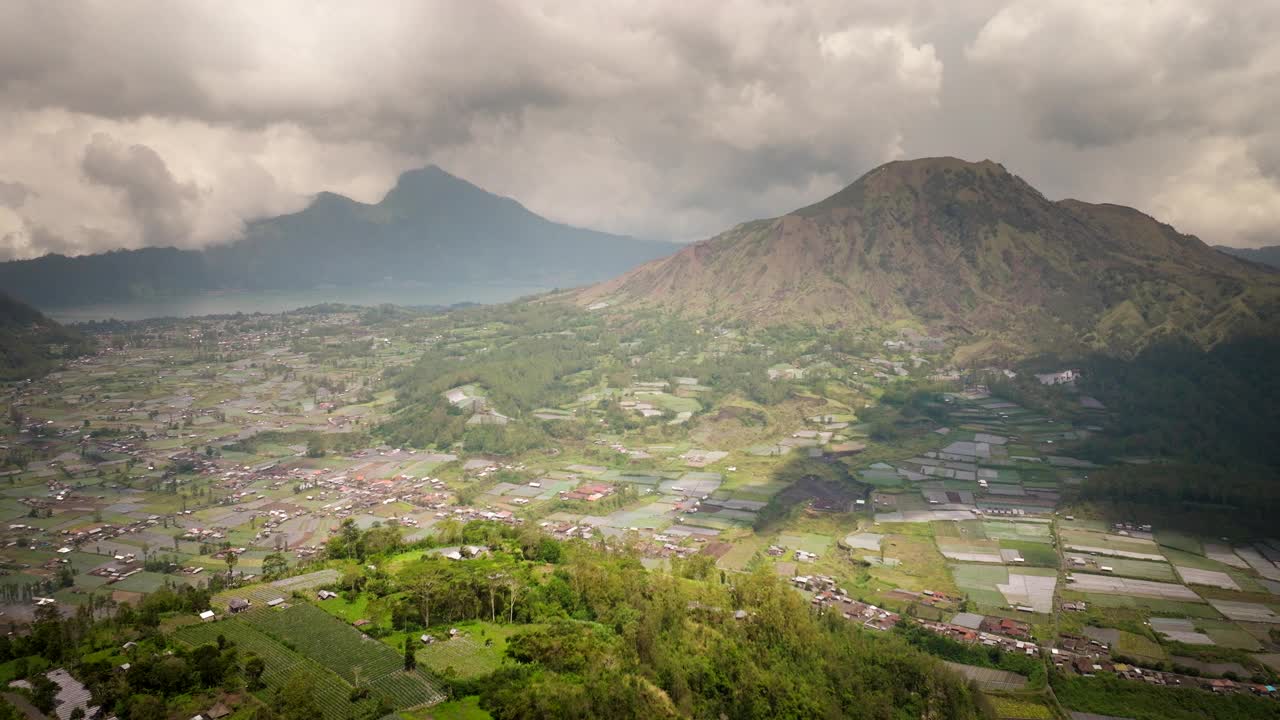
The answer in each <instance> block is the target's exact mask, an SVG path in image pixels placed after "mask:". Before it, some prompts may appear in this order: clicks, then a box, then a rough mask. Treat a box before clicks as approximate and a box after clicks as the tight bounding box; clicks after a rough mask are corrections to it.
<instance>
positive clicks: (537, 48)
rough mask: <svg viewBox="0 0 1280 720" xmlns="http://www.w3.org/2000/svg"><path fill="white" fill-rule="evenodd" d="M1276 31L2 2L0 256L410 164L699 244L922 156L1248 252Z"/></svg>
mask: <svg viewBox="0 0 1280 720" xmlns="http://www.w3.org/2000/svg"><path fill="white" fill-rule="evenodd" d="M1277 35H1280V6H1274V7H1273V5H1271V4H1264V5H1259V4H1254V3H1250V4H1243V3H1232V2H1227V1H1226V0H1214V1H1210V0H1204V1H1194V0H1168V2H1161V3H1150V4H1147V3H1142V4H1139V3H1101V2H1098V3H1094V2H1080V1H1079V0H1075V1H1073V2H1065V1H1064V0H972V1H971V2H963V3H950V2H941V1H939V0H906V1H898V0H894V1H890V0H862V1H860V2H848V1H847V0H815V1H814V2H807V3H796V4H787V3H780V2H772V1H770V0H726V1H725V2H717V3H688V2H675V1H672V2H639V1H636V2H617V3H599V2H595V1H592V0H548V1H547V2H539V3H534V2H524V1H523V0H520V1H516V0H476V1H475V2H458V3H455V2H426V3H423V2H417V1H414V2H408V1H406V2H391V1H388V2H380V3H376V4H373V5H368V4H356V3H344V2H319V3H318V2H301V1H300V0H275V1H269V2H263V3H172V2H146V1H136V2H124V3H113V2H92V1H89V0H86V1H85V2H78V3H48V2H39V1H34V0H33V1H30V2H23V1H19V2H12V3H5V4H0V153H3V156H4V157H5V158H6V168H5V173H6V180H8V181H13V182H20V183H22V184H23V185H24V186H26V187H27V188H29V190H30V191H31V192H33V193H35V194H34V195H27V196H24V198H23V202H22V203H21V204H20V212H18V211H16V210H14V207H15V206H19V203H13V202H9V203H7V204H8V206H9V209H7V210H6V209H5V208H3V207H0V238H4V240H3V241H0V242H2V243H3V245H4V247H0V251H3V252H8V253H9V254H18V255H30V254H38V253H39V252H42V251H45V250H47V249H49V248H50V247H51V246H49V245H46V242H47V238H48V235H42V236H41V237H35V236H34V235H33V233H32V232H31V231H30V230H29V228H33V227H41V228H47V229H48V231H47V232H52V233H54V234H56V236H58V237H61V238H65V240H64V241H63V242H62V245H63V246H71V247H75V248H79V249H80V250H81V251H91V250H97V249H105V248H106V247H111V246H121V245H124V246H138V245H142V244H156V243H165V244H168V243H182V244H186V245H201V244H208V243H213V242H225V241H228V240H230V239H233V238H234V237H235V236H236V235H237V233H238V232H239V231H240V228H241V227H242V226H243V223H244V222H245V221H246V220H250V219H253V218H255V217H260V216H263V215H269V214H275V213H279V212H286V211H291V210H295V209H297V208H298V207H299V206H300V205H301V204H303V203H305V202H306V198H307V196H309V195H310V194H312V193H314V192H316V191H319V190H325V189H328V190H336V191H339V192H345V193H348V194H352V195H354V196H357V197H359V198H360V199H362V200H376V199H377V198H378V197H379V196H380V195H381V194H382V193H383V192H385V190H386V189H387V187H389V186H390V184H391V183H392V182H393V181H394V178H395V176H396V175H397V174H398V173H399V172H400V171H402V170H404V169H406V168H408V167H412V166H415V165H420V164H425V163H426V162H428V161H435V162H438V163H440V164H441V165H443V166H444V167H446V168H447V169H449V170H451V171H453V172H455V173H457V174H459V175H462V176H464V177H467V178H468V179H470V180H472V181H474V182H476V183H477V184H480V185H482V186H484V187H486V188H488V189H491V190H494V191H496V192H500V193H503V194H506V195H510V196H513V197H515V198H517V199H519V200H521V201H522V202H524V203H525V204H526V205H528V206H529V207H531V208H532V209H533V210H535V211H536V212H539V213H542V214H544V215H547V216H549V217H552V218H554V219H557V220H562V221H567V222H572V223H575V224H579V225H587V226H593V227H598V228H600V229H606V230H611V231H615V232H624V233H633V234H639V235H645V236H651V237H664V238H669V239H676V240H690V239H697V238H700V237H704V236H706V235H709V234H712V233H714V232H717V231H719V230H721V229H723V228H725V227H728V226H730V225H732V224H734V223H736V222H738V221H741V220H744V219H748V218H756V217H762V216H769V215H773V214H777V213H780V212H785V211H786V210H788V209H792V208H795V207H799V206H802V205H806V204H809V203H811V202H814V201H816V200H818V199H820V198H821V197H822V196H823V195H825V194H827V193H830V192H834V191H835V190H837V189H839V187H841V186H842V185H844V184H847V183H848V182H851V181H852V180H853V179H855V178H856V177H857V176H858V175H860V174H861V173H863V172H865V171H867V170H869V169H870V168H872V167H874V166H875V165H877V164H879V163H881V162H884V161H886V160H890V159H894V158H899V157H907V156H918V155H923V154H950V155H958V156H961V157H966V158H970V159H975V160H976V159H982V158H987V157H989V158H992V159H996V160H999V161H1001V162H1003V163H1004V164H1005V165H1006V166H1007V167H1009V168H1010V169H1011V170H1013V171H1015V172H1018V173H1019V174H1022V175H1024V176H1025V177H1027V178H1028V179H1029V180H1030V181H1032V182H1033V183H1036V184H1037V185H1038V186H1040V187H1041V188H1042V189H1044V190H1045V192H1046V193H1047V194H1049V195H1050V196H1052V197H1060V196H1065V195H1071V196H1076V197H1081V198H1083V199H1089V200H1108V201H1116V202H1123V203H1128V204H1133V205H1136V206H1138V207H1140V208H1141V209H1143V210H1146V211H1148V212H1152V213H1154V214H1156V215H1158V216H1160V217H1161V218H1162V219H1166V220H1169V221H1172V222H1174V223H1175V224H1177V225H1178V226H1179V227H1180V228H1182V229H1184V230H1188V231H1192V232H1197V233H1200V234H1202V235H1204V236H1206V237H1207V238H1209V239H1211V240H1212V241H1215V242H1249V241H1250V240H1251V239H1253V238H1257V237H1261V236H1265V235H1266V234H1267V233H1268V232H1269V231H1270V230H1272V229H1274V228H1275V227H1276V225H1277V224H1278V223H1280V176H1278V174H1277V167H1280V162H1278V161H1277V158H1278V157H1280V134H1278V133H1276V132H1275V131H1274V130H1273V129H1272V127H1273V124H1272V118H1274V117H1275V116H1276V114H1277V113H1278V112H1280V89H1277V88H1280V76H1277V73H1278V72H1280V50H1277V49H1276V48H1275V47H1273V46H1274V45H1276V44H1275V43H1274V42H1272V39H1273V38H1275V37H1277ZM96 134H105V135H109V136H110V137H111V138H114V140H113V141H112V142H111V143H105V144H101V145H99V143H98V140H96V139H95V135H96ZM86 147H87V148H88V150H87V151H86ZM90 156H92V157H90ZM197 187H198V188H199V191H196V190H195V188H197ZM3 203H4V201H3V199H0V204H3ZM24 228H28V229H26V230H24Z"/></svg>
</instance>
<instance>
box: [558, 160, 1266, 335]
mask: <svg viewBox="0 0 1280 720" xmlns="http://www.w3.org/2000/svg"><path fill="white" fill-rule="evenodd" d="M606 300H607V301H609V302H611V303H613V304H624V303H635V304H640V305H653V306H659V307H663V308H667V309H669V310H671V311H673V312H678V313H681V314H685V315H690V316H703V317H708V318H715V319H734V320H745V321H748V322H752V323H757V324H774V323H780V322H789V321H797V320H798V321H803V322H810V323H814V324H820V325H826V324H838V325H843V326H847V327H882V326H884V325H887V324H892V323H907V324H911V325H915V326H918V327H924V328H928V329H931V330H937V331H940V332H942V333H944V334H954V335H957V336H964V337H968V338H970V340H971V341H972V342H973V344H974V347H975V348H976V349H975V350H974V352H978V353H987V354H992V353H1009V354H1016V353H1018V352H1020V351H1021V350H1023V349H1026V348H1030V347H1037V348H1040V349H1042V350H1043V349H1045V348H1053V349H1059V350H1064V351H1073V350H1078V349H1081V348H1091V349H1101V348H1106V349H1114V350H1119V351H1131V350H1134V349H1137V348H1140V347H1142V346H1144V345H1145V344H1146V343H1148V342H1150V341H1151V339H1153V338H1157V337H1161V336H1163V335H1165V334H1170V333H1175V334H1183V335H1186V336H1189V337H1192V338H1194V339H1195V340H1196V341H1198V342H1200V343H1202V344H1204V345H1210V344H1213V343H1215V342H1217V341H1219V340H1221V339H1224V338H1225V337H1228V336H1229V335H1231V334H1232V333H1235V332H1239V331H1242V330H1244V329H1250V328H1254V327H1258V326H1260V325H1261V324H1265V323H1266V322H1269V318H1274V317H1276V316H1277V314H1278V313H1280V282H1277V281H1276V279H1275V278H1274V277H1269V276H1268V274H1267V273H1265V271H1263V270H1262V269H1261V268H1256V267H1253V266H1250V265H1249V264H1247V263H1243V262H1239V261H1235V260H1232V259H1231V258H1228V257H1226V256H1224V255H1222V254H1220V253H1217V252H1215V251H1213V250H1211V249H1210V248H1208V246H1206V245H1204V244H1203V243H1201V242H1200V241H1199V240H1197V239H1195V238H1193V237H1191V236H1187V235H1182V234H1180V233H1178V232H1177V231H1176V230H1174V229H1173V228H1171V227H1169V226H1168V225H1164V224H1162V223H1159V222H1158V221H1155V220H1153V219H1152V218H1149V217H1147V216H1145V215H1143V214H1141V213H1139V212H1137V211H1134V210H1131V209H1128V208H1124V209H1121V208H1119V207H1118V206H1108V205H1090V204H1088V203H1073V202H1051V201H1049V200H1048V199H1046V198H1045V197H1044V196H1043V195H1041V194H1040V192H1039V191H1037V190H1036V189H1035V188H1034V187H1032V186H1031V185H1029V184H1028V183H1027V182H1026V181H1024V180H1022V179H1021V178H1019V177H1018V176H1017V175H1014V174H1012V173H1010V172H1009V171H1008V170H1006V169H1005V168H1004V166H1002V165H1000V164H999V163H995V162H992V161H990V160H984V161H982V162H968V161H965V160H961V159H958V158H948V157H944V158H923V159H919V160H908V161H896V162H891V163H886V164H885V165H881V166H880V167H877V168H875V169H874V170H872V171H870V172H868V173H866V174H865V175H863V176H862V177H861V178H859V179H858V180H857V181H856V182H854V183H853V184H851V185H849V186H848V187H846V188H844V189H843V190H841V191H840V192H837V193H835V194H834V195H832V196H830V197H828V198H826V199H825V200H822V201H821V202H818V203H816V204H814V205H810V206H808V207H805V208H801V209H799V210H796V211H794V212H792V213H789V214H787V215H785V216H783V217H781V218H776V219H774V220H762V221H757V222H753V223H747V224H745V225H740V226H738V227H735V228H733V229H731V230H729V231H727V232H725V233H723V234H721V235H718V236H716V237H713V238H710V239H708V240H704V241H702V242H699V243H695V244H694V245H692V246H690V247H687V248H685V249H684V250H681V251H680V252H678V253H676V254H675V255H673V256H671V257H670V258H666V259H664V260H659V261H656V262H652V263H649V264H648V265H645V266H642V267H640V268H637V269H636V270H634V271H632V272H631V273H628V274H627V275H624V276H622V277H621V278H618V279H616V280H614V281H611V282H609V283H604V284H601V285H598V286H595V287H593V288H589V289H587V290H585V291H583V292H582V293H580V295H579V301H580V302H583V303H586V304H591V303H594V302H599V301H606Z"/></svg>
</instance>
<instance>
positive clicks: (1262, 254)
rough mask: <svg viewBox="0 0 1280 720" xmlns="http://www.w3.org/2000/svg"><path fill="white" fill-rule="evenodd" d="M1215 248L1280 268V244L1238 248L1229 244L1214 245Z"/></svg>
mask: <svg viewBox="0 0 1280 720" xmlns="http://www.w3.org/2000/svg"><path fill="white" fill-rule="evenodd" d="M1213 249H1214V250H1217V251H1219V252H1224V253H1226V254H1228V255H1233V256H1235V257H1238V258H1243V259H1245V260H1249V261H1252V262H1256V263H1261V264H1263V265H1267V266H1269V267H1273V268H1280V245H1265V246H1263V247H1256V248H1238V247H1231V246H1229V245H1214V246H1213Z"/></svg>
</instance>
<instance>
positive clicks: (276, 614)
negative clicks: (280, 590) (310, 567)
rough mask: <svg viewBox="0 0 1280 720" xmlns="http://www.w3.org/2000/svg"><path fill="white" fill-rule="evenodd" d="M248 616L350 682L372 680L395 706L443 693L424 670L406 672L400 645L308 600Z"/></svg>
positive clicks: (428, 700) (434, 699) (437, 698)
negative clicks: (385, 642)
mask: <svg viewBox="0 0 1280 720" xmlns="http://www.w3.org/2000/svg"><path fill="white" fill-rule="evenodd" d="M243 617H244V620H245V622H247V623H249V624H250V625H252V626H253V627H255V628H257V629H258V630H261V631H262V632H264V633H267V634H269V635H271V636H272V637H276V638H279V639H280V640H283V641H285V642H288V643H290V644H291V645H293V647H295V648H297V649H298V652H300V653H302V654H303V655H304V656H306V657H308V658H310V659H312V660H314V661H315V662H317V663H319V664H321V665H323V666H325V667H327V668H328V669H330V670H332V671H334V672H335V673H337V674H338V675H339V676H340V677H342V678H343V679H344V680H346V681H347V682H351V683H354V682H356V679H357V677H358V678H359V680H360V681H362V682H366V683H368V684H369V687H370V689H372V690H373V691H374V692H375V693H378V694H381V695H383V696H385V697H387V699H388V700H390V701H391V702H392V704H394V705H395V706H396V707H413V706H416V705H424V704H427V703H432V702H439V701H440V700H442V699H443V698H444V694H443V693H442V692H441V691H440V689H439V688H438V687H437V685H436V683H435V682H434V681H433V680H432V679H431V678H429V677H428V676H427V675H426V673H424V672H422V671H420V670H419V671H414V672H408V673H407V672H404V670H403V667H404V658H403V656H402V655H401V654H400V653H399V652H397V651H396V650H394V649H392V648H390V647H388V646H386V645H383V644H382V643H380V642H378V641H377V640H374V639H373V638H370V637H367V636H365V634H364V633H361V632H360V631H359V630H356V629H355V628H353V627H351V626H350V625H347V624H346V623H344V622H342V621H341V620H339V619H337V618H335V617H333V616H332V615H330V614H328V613H326V612H325V611H323V610H321V609H320V608H318V607H316V606H314V605H311V604H309V603H303V604H299V605H294V606H293V607H290V608H288V609H287V610H281V611H276V610H270V609H264V610H256V611H253V612H250V613H246V614H245V615H244V616H243Z"/></svg>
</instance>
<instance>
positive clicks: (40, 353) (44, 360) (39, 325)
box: [0, 292, 92, 380]
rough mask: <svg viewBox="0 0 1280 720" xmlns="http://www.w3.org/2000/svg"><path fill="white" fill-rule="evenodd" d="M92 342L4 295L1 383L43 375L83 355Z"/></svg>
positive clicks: (0, 306)
mask: <svg viewBox="0 0 1280 720" xmlns="http://www.w3.org/2000/svg"><path fill="white" fill-rule="evenodd" d="M91 346H92V342H91V341H90V340H89V339H88V338H86V337H85V336H83V335H81V334H80V333H78V332H76V331H74V330H69V329H67V328H65V327H63V326H61V325H59V324H58V323H56V322H54V321H52V320H50V319H49V318H47V317H45V316H44V315H43V314H41V313H40V311H38V310H36V309H35V308H33V307H31V306H29V305H26V304H24V303H21V302H18V301H17V300H14V299H13V298H11V297H9V296H8V295H5V294H4V293H2V292H0V380H22V379H26V378H30V377H34V376H37V375H42V374H44V373H45V372H47V371H48V370H49V369H50V368H51V367H53V366H54V365H55V364H56V363H57V362H59V361H60V360H62V359H65V358H72V357H76V356H78V355H82V354H84V353H85V352H87V351H88V350H89V348H90V347H91Z"/></svg>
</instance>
